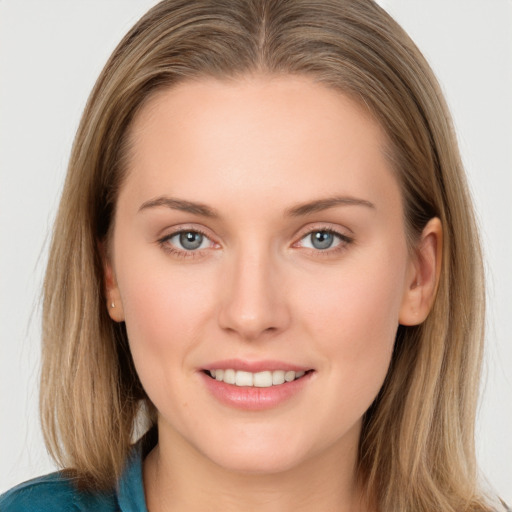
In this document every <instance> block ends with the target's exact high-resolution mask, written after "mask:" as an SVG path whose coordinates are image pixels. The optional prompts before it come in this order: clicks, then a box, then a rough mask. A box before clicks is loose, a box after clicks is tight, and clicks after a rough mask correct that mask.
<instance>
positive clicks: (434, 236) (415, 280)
mask: <svg viewBox="0 0 512 512" xmlns="http://www.w3.org/2000/svg"><path fill="white" fill-rule="evenodd" d="M442 255H443V228H442V224H441V221H440V220H439V219H438V218H437V217H434V218H432V219H430V221H429V222H428V223H427V225H426V226H425V228H424V229H423V231H422V233H421V237H420V240H419V242H418V245H417V247H416V250H415V256H414V257H413V258H412V259H411V261H410V266H409V272H408V276H407V281H406V288H405V290H404V296H403V301H402V306H401V309H400V316H399V322H400V324H402V325H418V324H421V323H422V322H423V321H424V320H425V319H426V318H427V316H428V314H429V312H430V310H431V308H432V304H433V303H434V299H435V296H436V291H437V286H438V284H439V277H440V275H441V262H442Z"/></svg>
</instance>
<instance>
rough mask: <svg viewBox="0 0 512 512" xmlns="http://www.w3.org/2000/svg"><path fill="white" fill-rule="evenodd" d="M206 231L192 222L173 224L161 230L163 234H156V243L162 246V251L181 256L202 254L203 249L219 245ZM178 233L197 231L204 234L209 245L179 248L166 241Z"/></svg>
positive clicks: (192, 256)
mask: <svg viewBox="0 0 512 512" xmlns="http://www.w3.org/2000/svg"><path fill="white" fill-rule="evenodd" d="M207 231H208V230H206V229H204V228H202V227H200V226H197V225H193V224H186V225H179V226H174V227H172V228H166V229H165V230H162V232H163V233H165V234H163V235H159V236H158V239H157V243H158V244H159V245H160V246H161V247H162V249H163V250H164V251H166V252H168V253H171V254H173V255H175V256H178V257H182V258H195V257H199V256H201V255H203V253H204V251H206V250H209V249H212V248H213V249H215V248H217V247H219V243H218V242H216V241H215V240H214V237H213V236H212V235H211V234H209V233H208V232H207ZM180 233H199V234H200V235H202V236H204V237H205V238H207V239H208V240H209V241H210V242H211V246H210V247H208V248H203V249H197V250H186V249H180V248H179V247H176V246H175V245H172V244H170V243H168V242H169V240H170V239H171V238H173V237H174V236H176V235H179V234H180Z"/></svg>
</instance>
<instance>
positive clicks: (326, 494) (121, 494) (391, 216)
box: [0, 1, 492, 511]
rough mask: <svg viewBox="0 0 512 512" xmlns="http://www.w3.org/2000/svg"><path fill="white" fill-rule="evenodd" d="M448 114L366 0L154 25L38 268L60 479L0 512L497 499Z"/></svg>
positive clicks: (82, 136) (278, 6)
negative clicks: (479, 419) (485, 437)
mask: <svg viewBox="0 0 512 512" xmlns="http://www.w3.org/2000/svg"><path fill="white" fill-rule="evenodd" d="M447 119H449V116H448V113H447V109H446V106H445V104H444V102H443V100H442V96H441V94H440V92H439V88H438V86H437V83H436V81H435V79H434V78H433V76H432V73H431V71H430V70H429V68H428V66H427V65H426V63H425V62H424V60H423V58H422V57H421V55H420V54H419V52H418V50H417V49H416V48H415V46H414V45H413V43H412V42H411V41H410V39H409V38H408V37H407V36H406V35H405V34H404V33H403V31H402V30H401V29H400V28H399V27H398V26H397V25H396V24H395V23H394V22H393V20H391V19H390V18H389V17H388V16H387V15H386V14H385V13H384V12H383V11H382V10H381V9H380V8H379V7H377V6H376V5H375V4H373V3H371V2H320V3H311V2H300V1H293V2H287V1H281V2H262V1H254V2H232V1H230V2H189V1H187V2H162V3H161V4H159V5H158V6H156V7H155V8H154V9H153V10H152V11H150V12H149V13H148V14H147V15H146V16H145V17H144V18H143V19H142V20H141V21H140V22H139V23H138V24H137V25H136V26H135V27H134V28H133V29H132V30H131V31H130V33H129V34H128V35H127V36H126V37H125V39H124V40H123V41H122V42H121V43H120V45H119V46H118V48H117V49H116V51H115V52H114V54H113V56H112V57H111V59H110V61H109V62H108V63H107V66H106V67H105V69H104V71H103V72H102V75H101V76H100V78H99V80H98V82H97V85H96V87H95V89H94V91H93V93H92V95H91V98H90V101H89V104H88V106H87V108H86V112H85V113H84V117H83V120H82V123H81V126H80V128H79V132H78V134H77V138H76V141H75V146H74V150H73V154H72V156H71V162H70V166H69V172H68V177H67V181H66V185H65V189H64V192H63V197H62V201H61V205H60V210H59V215H58V218H57V222H56V226H55V235H54V238H53V243H52V250H51V256H50V261H49V265H48V271H47V277H46V282H45V302H44V362H43V378H42V383H43V385H42V393H41V408H42V416H43V424H44V428H45V434H46V438H47V443H48V446H49V448H50V450H51V451H52V453H53V454H54V456H55V458H56V459H57V460H58V461H60V463H61V465H62V466H63V467H65V468H68V470H67V471H66V472H64V473H61V474H56V475H52V476H50V477H46V478H43V479H40V480H38V481H36V482H31V483H28V484H24V485H23V486H22V487H20V488H18V489H17V490H14V491H11V493H8V494H7V495H6V496H4V498H3V503H2V502H0V504H1V505H2V510H4V509H5V510H9V507H18V508H12V510H18V509H20V508H19V507H21V506H22V504H23V503H27V504H28V505H27V507H29V508H27V510H30V506H31V504H33V503H34V499H36V498H35V497H37V502H38V506H40V503H41V501H45V502H46V503H47V504H48V505H47V506H48V507H49V509H51V510H58V507H61V508H62V509H67V508H69V507H70V506H71V504H73V505H74V506H76V507H79V508H80V507H81V509H84V510H86V509H91V510H114V509H116V508H121V509H122V510H144V507H145V503H146V504H147V508H148V509H149V510H150V511H158V510H197V509H199V508H204V507H205V506H209V507H212V503H214V504H216V506H217V508H219V509H220V508H223V509H227V510H229V509H230V507H231V508H233V509H235V508H236V509H240V508H242V507H243V508H246V509H249V510H251V509H254V510H256V509H258V510H265V509H266V508H269V509H270V508H273V509H279V510H287V509H288V508H292V507H293V508H294V509H299V510H300V507H303V508H306V507H307V508H308V509H311V508H313V509H317V510H439V509H443V510H491V509H492V506H491V505H490V504H489V503H488V502H487V501H486V499H485V498H484V496H483V495H482V494H481V493H480V491H479V489H478V486H477V482H476V471H475V462H474V453H473V452H474V447H473V421H474V413H475V397H476V394H477V390H478V374H479V366H480V359H481V351H482V338H483V332H482V323H483V320H482V315H483V285H482V277H481V261H480V252H479V246H478V238H477V235H476V230H475V227H474V220H473V214H472V209H471V204H470V201H469V198H468V194H467V192H466V185H465V178H464V175H463V172H462V166H461V164H460V160H459V156H458V153H457V150H456V144H455V140H454V136H453V133H452V130H451V127H450V124H449V122H448V121H447ZM137 426H138V428H142V429H143V430H147V429H149V431H148V434H147V435H146V436H145V437H144V438H143V439H142V440H141V441H140V442H139V443H137V444H136V445H135V447H134V448H130V444H131V441H132V438H133V437H135V436H134V429H136V427H137ZM130 507H132V508H130ZM133 507H136V508H133Z"/></svg>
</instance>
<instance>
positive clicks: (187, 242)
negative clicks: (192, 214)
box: [180, 231, 203, 251]
mask: <svg viewBox="0 0 512 512" xmlns="http://www.w3.org/2000/svg"><path fill="white" fill-rule="evenodd" d="M202 243H203V235H201V233H194V232H193V231H189V232H187V233H181V234H180V244H181V245H182V247H184V248H185V249H187V250H188V251H192V250H194V249H197V248H199V247H201V244H202Z"/></svg>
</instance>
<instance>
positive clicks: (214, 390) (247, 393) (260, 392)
mask: <svg viewBox="0 0 512 512" xmlns="http://www.w3.org/2000/svg"><path fill="white" fill-rule="evenodd" d="M313 373H314V372H309V373H306V375H304V376H303V377H301V378H300V379H296V380H293V381H292V382H285V383H284V384H280V385H278V386H270V387H268V388H257V387H244V386H235V385H234V384H226V383H225V382H222V381H218V380H215V379H212V378H211V377H210V376H209V375H206V373H204V372H200V374H201V377H202V379H203V381H204V383H205V385H206V387H207V389H208V390H209V391H210V393H211V394H212V395H213V396H214V397H215V398H216V399H217V400H219V401H220V402H221V403H223V404H225V405H228V406H230V407H234V408H236V409H244V410H247V411H261V410H265V409H272V408H273V407H277V406H279V405H281V404H282V403H284V402H286V401H287V400H289V399H291V398H292V397H293V396H295V395H297V394H299V393H300V392H301V390H302V389H303V388H304V387H305V386H306V385H307V384H308V382H309V381H310V380H311V376H312V375H313Z"/></svg>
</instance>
